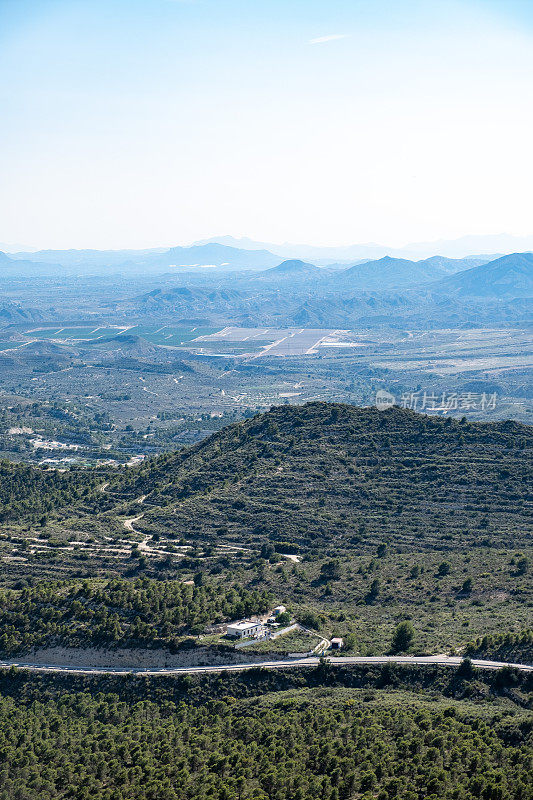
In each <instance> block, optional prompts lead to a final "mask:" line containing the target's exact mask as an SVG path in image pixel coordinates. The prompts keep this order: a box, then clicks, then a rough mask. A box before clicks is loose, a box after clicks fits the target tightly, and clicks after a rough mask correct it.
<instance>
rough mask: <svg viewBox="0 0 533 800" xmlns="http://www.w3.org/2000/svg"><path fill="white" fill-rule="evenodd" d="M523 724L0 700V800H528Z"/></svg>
mask: <svg viewBox="0 0 533 800" xmlns="http://www.w3.org/2000/svg"><path fill="white" fill-rule="evenodd" d="M530 736H531V725H530V724H527V722H526V720H525V719H522V720H517V721H516V722H515V723H514V724H512V723H511V724H509V723H508V722H506V721H505V720H503V721H501V716H499V717H498V716H497V715H496V716H495V719H491V718H490V717H487V716H486V715H484V714H483V713H482V712H480V711H479V710H477V709H476V707H474V706H472V705H467V706H466V707H465V708H464V709H463V708H461V706H460V705H458V704H454V705H450V703H449V702H448V703H441V704H439V703H432V704H431V703H427V702H424V701H423V700H416V699H413V696H409V695H402V694H401V693H398V694H397V695H396V696H395V695H394V694H393V695H390V694H387V693H384V692H373V693H372V694H368V693H365V692H363V693H362V692H360V691H357V690H352V691H347V690H325V691H324V690H322V691H321V690H318V691H315V692H314V693H313V694H310V693H309V692H305V691H303V692H288V693H281V694H277V695H274V696H268V695H267V696H265V697H263V698H257V699H253V700H236V699H235V698H233V697H231V696H223V697H221V698H219V699H213V700H211V701H208V702H207V703H205V704H202V705H200V706H196V705H192V704H190V703H184V702H181V703H175V702H173V701H171V700H166V701H162V702H154V701H150V700H143V699H140V698H139V699H137V700H131V701H129V702H127V701H124V700H121V699H120V698H119V696H118V695H116V694H110V693H105V694H103V693H98V694H93V693H91V692H87V691H86V692H78V693H76V694H72V693H69V692H64V691H63V692H57V693H53V694H52V695H51V696H49V697H48V698H46V699H43V700H41V701H36V700H35V699H29V698H28V699H26V700H25V699H22V700H21V699H20V698H18V699H17V700H15V699H14V698H13V697H9V696H7V697H2V698H1V699H0V751H1V752H2V761H3V766H2V769H1V771H0V800H12V798H15V797H27V798H34V797H39V798H40V799H41V800H56V798H72V799H73V800H89V798H99V800H126V799H127V800H130V799H131V798H136V800H186V798H191V800H192V799H193V798H194V800H208V799H213V800H215V799H216V800H238V798H240V800H252V798H253V800H319V798H320V800H322V799H323V798H326V800H343V798H351V797H354V796H360V797H361V796H362V797H364V798H365V800H370V799H371V798H378V800H388V798H392V797H396V798H398V799H399V800H417V798H420V797H424V798H425V799H426V800H429V798H431V799H432V800H437V798H438V800H445V799H448V798H449V800H452V799H454V800H455V798H458V797H461V798H464V800H479V798H482V800H527V798H530V797H531V784H530V775H531V773H530V766H531V764H530V750H529V749H528V743H529V739H530Z"/></svg>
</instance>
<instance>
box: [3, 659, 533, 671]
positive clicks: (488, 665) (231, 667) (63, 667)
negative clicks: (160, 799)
mask: <svg viewBox="0 0 533 800" xmlns="http://www.w3.org/2000/svg"><path fill="white" fill-rule="evenodd" d="M318 663H319V659H318V658H315V657H310V658H298V659H294V658H293V659H289V660H286V661H260V662H256V663H255V664H222V665H210V666H206V667H201V666H199V667H154V668H150V667H148V668H146V667H145V668H141V667H139V668H136V667H90V666H84V667H72V666H69V665H67V664H32V663H28V662H25V661H0V668H9V667H18V668H19V669H27V670H32V671H33V672H64V673H66V672H72V673H78V674H91V675H102V674H105V675H107V674H113V675H141V676H142V675H182V674H193V673H197V672H202V673H203V672H242V671H244V670H248V669H258V668H259V667H260V668H262V669H286V668H288V667H291V668H302V667H315V666H317V664H318ZM328 663H329V664H330V665H331V666H333V667H337V666H345V665H347V664H420V665H423V664H425V665H432V664H433V665H434V664H437V665H442V666H458V665H459V664H460V663H461V659H460V658H459V657H457V656H445V655H436V656H344V657H338V656H337V657H335V656H332V657H330V658H328ZM472 664H473V665H474V666H475V667H478V668H479V669H492V670H494V669H501V668H502V667H505V666H511V667H514V668H516V669H518V670H521V671H522V672H532V671H533V666H532V665H531V664H507V663H505V662H502V661H483V660H480V659H472Z"/></svg>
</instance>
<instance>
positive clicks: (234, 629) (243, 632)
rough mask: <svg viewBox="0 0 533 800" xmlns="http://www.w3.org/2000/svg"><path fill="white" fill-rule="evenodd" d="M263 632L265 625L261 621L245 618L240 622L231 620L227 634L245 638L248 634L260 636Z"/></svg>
mask: <svg viewBox="0 0 533 800" xmlns="http://www.w3.org/2000/svg"><path fill="white" fill-rule="evenodd" d="M262 632H263V625H262V624H261V623H260V622H250V620H248V619H243V620H241V621H240V622H230V624H229V625H228V629H227V635H228V636H232V637H233V638H234V639H245V638H246V637H248V636H258V635H259V634H260V633H262Z"/></svg>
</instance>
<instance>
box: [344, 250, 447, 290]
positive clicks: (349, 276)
mask: <svg viewBox="0 0 533 800" xmlns="http://www.w3.org/2000/svg"><path fill="white" fill-rule="evenodd" d="M446 273H447V270H444V269H443V267H442V266H441V265H440V264H439V263H438V261H437V262H433V261H432V260H430V262H429V263H427V262H425V261H409V260H408V259H405V258H392V257H391V256H384V257H383V258H380V259H378V260H377V261H367V262H365V263H363V264H355V265H354V266H353V267H350V268H349V269H347V270H343V271H342V272H340V273H339V274H338V275H336V276H335V280H336V281H338V282H339V283H341V284H345V285H346V284H349V285H350V286H351V287H353V288H357V289H364V290H375V289H392V288H401V287H405V286H415V285H416V284H418V283H428V282H430V281H434V280H436V279H437V278H438V277H440V276H442V275H443V274H446Z"/></svg>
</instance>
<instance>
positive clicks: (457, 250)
mask: <svg viewBox="0 0 533 800" xmlns="http://www.w3.org/2000/svg"><path fill="white" fill-rule="evenodd" d="M214 242H216V243H219V244H224V245H227V246H229V247H238V248H246V249H248V250H256V249H262V250H268V251H270V252H271V253H276V255H278V256H281V257H282V258H301V259H306V260H310V261H312V262H313V263H316V264H319V265H321V266H324V265H328V264H331V263H333V262H338V261H341V262H348V261H352V262H353V261H360V260H366V261H369V260H371V259H377V258H381V257H382V256H386V255H389V256H395V257H396V258H407V259H420V258H428V257H429V256H431V255H433V254H434V253H440V254H441V255H443V256H446V257H448V258H465V257H468V256H478V255H486V256H487V257H489V256H490V257H492V258H496V256H497V255H500V254H502V253H511V252H519V251H526V250H533V234H532V235H530V236H510V235H509V234H505V233H502V234H494V235H488V236H463V237H461V238H460V239H440V240H438V241H434V242H413V243H411V244H407V245H405V246H404V247H388V246H386V245H382V244H377V243H376V242H367V243H364V244H354V245H347V246H341V247H315V246H312V245H305V244H291V243H288V242H284V243H283V244H274V243H272V242H260V241H256V240H254V239H249V238H246V237H242V238H235V237H233V236H214V237H212V238H210V239H203V240H200V241H199V242H195V244H212V243H214Z"/></svg>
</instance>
